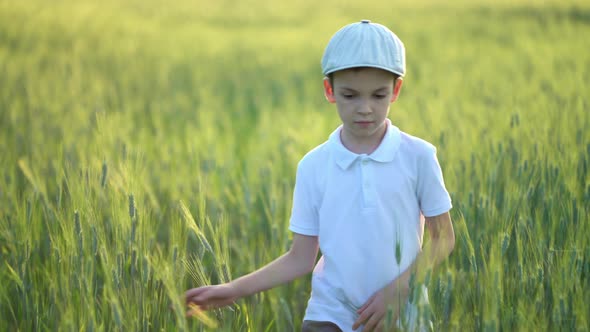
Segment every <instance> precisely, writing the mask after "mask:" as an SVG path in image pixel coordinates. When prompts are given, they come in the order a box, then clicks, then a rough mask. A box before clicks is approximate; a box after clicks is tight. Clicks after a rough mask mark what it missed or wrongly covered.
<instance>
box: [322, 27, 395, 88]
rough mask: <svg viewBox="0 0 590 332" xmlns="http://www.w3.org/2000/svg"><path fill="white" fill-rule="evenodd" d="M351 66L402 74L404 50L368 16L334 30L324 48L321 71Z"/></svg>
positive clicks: (333, 70)
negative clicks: (365, 18) (367, 18)
mask: <svg viewBox="0 0 590 332" xmlns="http://www.w3.org/2000/svg"><path fill="white" fill-rule="evenodd" d="M354 67H374V68H380V69H383V70H387V71H390V72H392V73H394V74H397V75H400V76H404V75H405V74H406V50H405V48H404V44H403V43H402V41H401V40H400V39H399V38H398V37H397V36H396V35H395V34H394V33H393V32H392V31H391V30H389V29H388V28H387V27H385V26H384V25H381V24H378V23H372V22H371V21H369V20H362V21H360V22H357V23H352V24H349V25H346V26H344V27H343V28H342V29H340V30H338V31H337V32H336V33H335V34H334V36H332V39H330V42H329V43H328V46H326V50H325V51H324V56H323V57H322V71H323V73H324V75H328V74H330V73H333V72H335V71H338V70H344V69H348V68H354Z"/></svg>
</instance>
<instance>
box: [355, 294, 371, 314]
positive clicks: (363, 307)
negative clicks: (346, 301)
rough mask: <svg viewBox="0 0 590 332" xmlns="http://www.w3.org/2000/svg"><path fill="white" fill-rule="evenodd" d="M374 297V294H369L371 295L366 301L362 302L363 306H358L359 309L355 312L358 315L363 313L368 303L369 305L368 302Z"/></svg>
mask: <svg viewBox="0 0 590 332" xmlns="http://www.w3.org/2000/svg"><path fill="white" fill-rule="evenodd" d="M374 298H375V295H373V296H371V297H370V298H369V299H368V300H367V302H365V304H363V306H362V307H360V308H359V309H358V310H357V311H356V313H357V314H359V315H360V314H362V313H363V311H365V309H367V307H368V306H369V305H370V304H371V303H372V302H373V299H374Z"/></svg>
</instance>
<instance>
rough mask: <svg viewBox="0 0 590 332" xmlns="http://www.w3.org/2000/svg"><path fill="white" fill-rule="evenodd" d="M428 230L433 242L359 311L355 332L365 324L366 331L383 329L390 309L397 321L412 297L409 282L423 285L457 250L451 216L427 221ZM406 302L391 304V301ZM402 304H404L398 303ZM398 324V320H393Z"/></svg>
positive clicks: (425, 246) (447, 215)
mask: <svg viewBox="0 0 590 332" xmlns="http://www.w3.org/2000/svg"><path fill="white" fill-rule="evenodd" d="M425 226H426V228H427V230H428V234H430V241H428V242H426V244H425V245H424V248H422V251H421V252H420V253H419V254H418V256H417V257H416V259H415V260H414V262H413V263H412V264H411V265H410V267H409V268H408V269H407V270H406V271H404V272H403V273H402V274H401V275H400V276H399V277H398V278H396V279H395V280H393V281H392V282H391V283H390V284H388V285H387V286H385V287H384V288H383V289H381V290H380V291H378V292H377V293H375V294H374V295H373V296H371V297H370V298H369V300H367V302H365V304H364V305H363V306H362V307H361V308H360V309H359V310H358V311H357V313H358V314H359V318H358V319H357V321H356V322H355V323H354V325H353V327H352V328H353V330H354V329H356V328H358V327H359V326H360V325H361V324H365V329H364V330H366V331H372V330H373V329H374V328H376V327H381V326H382V324H383V317H384V316H385V313H386V311H387V307H388V306H390V308H391V309H392V310H393V314H394V317H396V315H397V314H398V313H399V309H400V307H401V304H402V303H405V302H406V300H407V297H408V293H409V284H410V278H411V277H412V275H414V278H415V279H414V280H416V281H417V282H421V281H422V280H424V277H425V276H426V273H427V272H428V271H430V270H432V269H433V268H434V267H436V266H437V265H438V264H440V263H441V262H442V261H443V260H445V259H446V258H447V257H448V256H449V255H450V254H451V251H453V248H454V247H455V232H454V230H453V224H452V223H451V216H450V215H449V213H448V212H445V213H443V214H440V215H438V216H434V217H426V222H425ZM399 298H401V299H403V301H393V302H392V301H391V299H399ZM399 302H402V303H399ZM393 321H395V319H394V320H393Z"/></svg>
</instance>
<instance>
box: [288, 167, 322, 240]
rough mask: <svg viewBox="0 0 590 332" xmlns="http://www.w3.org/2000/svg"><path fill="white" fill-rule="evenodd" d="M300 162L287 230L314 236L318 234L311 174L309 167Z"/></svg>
mask: <svg viewBox="0 0 590 332" xmlns="http://www.w3.org/2000/svg"><path fill="white" fill-rule="evenodd" d="M306 165H307V166H309V165H308V164H304V163H302V162H300V163H299V165H298V166H297V176H296V179H295V189H294V191H293V206H292V208H291V220H290V222H289V230H291V231H292V232H295V233H298V234H302V235H309V236H315V235H318V234H319V225H318V213H317V209H316V204H314V198H315V196H316V195H315V194H314V190H313V183H314V182H313V176H312V173H311V172H310V169H308V168H306V167H305V166H306Z"/></svg>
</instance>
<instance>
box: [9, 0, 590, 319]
mask: <svg viewBox="0 0 590 332" xmlns="http://www.w3.org/2000/svg"><path fill="white" fill-rule="evenodd" d="M366 18H368V19H371V20H373V21H375V22H380V23H383V24H385V25H387V26H389V27H390V28H391V29H392V30H394V31H395V32H396V33H397V34H398V36H400V37H401V39H402V40H403V41H404V42H405V44H406V48H407V57H408V74H407V77H406V79H405V82H404V88H403V89H402V94H401V97H400V100H399V101H398V102H396V103H395V104H393V106H392V110H391V114H390V118H391V119H392V121H393V122H394V123H395V124H396V125H397V126H398V127H400V128H401V129H402V130H404V131H406V132H408V133H411V134H413V135H416V136H419V137H422V138H424V139H426V140H428V141H430V142H432V143H433V144H435V145H436V146H437V147H438V157H439V159H440V162H441V165H442V167H443V171H444V175H445V181H446V184H447V187H448V189H449V191H450V193H451V195H452V198H453V204H454V209H453V210H452V217H453V220H454V226H455V232H456V236H457V243H456V247H455V251H454V252H453V254H452V256H451V257H450V259H449V260H448V261H447V262H446V263H445V264H443V265H442V266H441V267H440V268H439V269H437V270H436V271H434V273H433V274H432V275H431V277H430V279H429V280H428V283H429V291H430V298H431V302H432V305H433V312H434V327H435V330H440V331H447V330H450V331H476V330H477V331H479V330H484V331H496V330H504V331H517V330H547V331H558V330H562V331H587V330H589V329H590V318H589V315H588V314H589V313H590V302H589V301H588V299H590V220H589V218H588V217H589V213H590V211H589V210H590V177H589V171H588V168H589V166H590V165H589V163H590V115H589V114H590V112H589V111H590V93H589V92H588V91H590V83H589V80H588V77H590V52H588V50H589V49H590V39H589V38H588V37H587V36H589V35H590V5H589V4H587V3H586V2H584V1H578V2H565V1H524V0H522V1H520V0H519V1H499V2H496V1H479V2H471V1H452V2H446V1H434V0H420V1H401V2H391V1H374V0H369V1H362V2H361V1H300V2H295V1H293V2H279V1H267V0H259V1H256V2H238V1H229V0H227V1H216V2H213V1H211V2H208V1H184V0H183V1H175V2H166V1H155V0H148V1H113V0H104V1H100V2H96V1H52V2H46V1H34V0H26V1H7V0H0V265H2V266H1V267H0V326H2V328H0V329H2V330H4V329H6V330H8V331H15V330H21V331H31V330H41V331H45V330H66V331H69V330H74V331H78V330H85V331H103V330H129V331H135V330H150V331H152V330H163V331H171V330H191V331H217V330H220V331H291V330H298V329H299V328H300V324H301V320H302V318H303V313H304V308H305V305H306V301H307V299H308V296H309V278H302V279H300V280H298V281H297V282H295V283H293V284H290V285H287V286H283V287H279V288H277V289H274V290H271V291H268V292H265V293H262V294H260V295H256V296H253V297H250V298H247V299H244V300H241V301H239V302H238V303H237V305H236V306H234V307H232V308H230V309H223V310H220V311H216V312H212V313H210V314H208V316H206V317H205V316H198V317H195V318H190V319H186V318H185V317H184V310H185V308H184V306H183V302H182V300H183V299H182V295H183V292H184V291H185V290H186V289H187V288H189V287H193V286H198V285H203V284H208V283H217V282H223V281H226V280H229V279H231V278H235V277H237V276H240V275H242V274H244V273H247V272H250V271H252V270H254V269H256V268H258V267H260V266H262V265H263V264H265V263H267V262H269V261H271V260H272V259H274V258H275V257H278V256H279V255H281V254H282V253H284V252H285V250H287V248H288V247H289V244H290V237H291V235H290V233H289V231H288V229H287V226H288V218H289V214H290V208H291V194H292V187H293V184H294V177H295V170H296V166H297V162H298V161H299V159H300V158H301V157H302V156H303V155H304V154H305V153H306V152H307V151H308V150H309V149H311V148H313V147H314V146H316V145H318V144H320V143H322V142H323V141H324V140H325V139H327V136H328V135H329V133H330V132H331V131H332V130H333V129H334V128H335V127H336V126H337V125H338V124H339V120H338V117H337V114H336V111H335V109H334V108H333V106H332V105H330V104H328V103H327V102H326V101H325V100H324V97H323V94H322V93H323V92H322V84H321V81H322V76H321V69H320V64H319V63H320V58H321V55H322V52H323V48H324V46H325V44H326V43H327V42H328V40H329V38H330V37H331V35H332V34H333V33H334V32H335V31H336V30H337V29H339V28H340V27H341V26H343V25H345V24H347V23H350V22H353V21H358V20H360V19H366Z"/></svg>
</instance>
